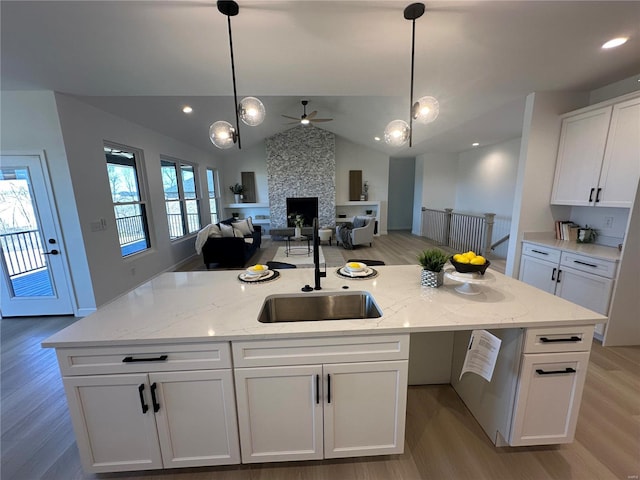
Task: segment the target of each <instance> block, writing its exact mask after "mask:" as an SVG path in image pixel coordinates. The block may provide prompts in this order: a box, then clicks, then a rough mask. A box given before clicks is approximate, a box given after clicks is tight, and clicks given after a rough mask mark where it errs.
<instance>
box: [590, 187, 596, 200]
mask: <svg viewBox="0 0 640 480" xmlns="http://www.w3.org/2000/svg"><path fill="white" fill-rule="evenodd" d="M594 191H595V188H592V189H591V193H590V194H589V203H591V202H593V192H594Z"/></svg>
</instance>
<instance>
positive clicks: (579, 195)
mask: <svg viewBox="0 0 640 480" xmlns="http://www.w3.org/2000/svg"><path fill="white" fill-rule="evenodd" d="M611 108H612V107H610V106H609V107H604V108H599V109H597V110H592V111H590V112H586V113H582V114H579V115H575V116H573V117H567V118H565V119H564V120H563V121H562V131H561V133H560V145H559V148H558V159H557V163H556V173H555V179H554V183H553V191H552V194H551V203H552V204H560V205H593V202H594V201H595V199H596V193H597V192H596V187H597V186H598V179H599V177H600V169H601V167H602V160H603V158H604V150H605V145H606V141H607V133H608V130H609V120H610V118H611Z"/></svg>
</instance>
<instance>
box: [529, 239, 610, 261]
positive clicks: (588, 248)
mask: <svg viewBox="0 0 640 480" xmlns="http://www.w3.org/2000/svg"><path fill="white" fill-rule="evenodd" d="M522 241H523V242H529V243H535V244H537V245H543V246H547V247H552V248H557V249H558V250H563V251H565V252H575V253H580V254H582V255H589V256H591V257H596V258H601V259H603V260H609V261H613V262H619V261H620V250H618V249H617V248H615V247H606V246H604V245H597V244H595V243H577V242H572V241H568V240H557V239H556V238H555V235H554V234H553V233H551V232H528V233H525V234H524V236H523V239H522Z"/></svg>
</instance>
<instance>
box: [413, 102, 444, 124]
mask: <svg viewBox="0 0 640 480" xmlns="http://www.w3.org/2000/svg"><path fill="white" fill-rule="evenodd" d="M439 113H440V104H439V103H438V100H436V99H435V98H434V97H428V96H427V97H422V98H420V99H419V100H418V101H417V102H416V103H414V104H413V119H414V120H415V121H416V122H420V123H425V124H426V123H431V122H433V121H434V120H435V119H436V118H438V114H439Z"/></svg>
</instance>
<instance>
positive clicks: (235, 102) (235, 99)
mask: <svg viewBox="0 0 640 480" xmlns="http://www.w3.org/2000/svg"><path fill="white" fill-rule="evenodd" d="M227 26H228V27H229V50H230V51H231V77H232V79H233V106H234V110H235V111H236V135H237V138H238V149H242V142H241V141H240V118H239V117H238V93H237V91H236V66H235V62H234V59H233V38H232V36H231V17H230V16H229V15H227ZM412 76H413V74H412ZM411 81H412V82H413V78H412V79H411ZM411 88H412V89H413V87H411ZM412 95H413V94H412Z"/></svg>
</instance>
